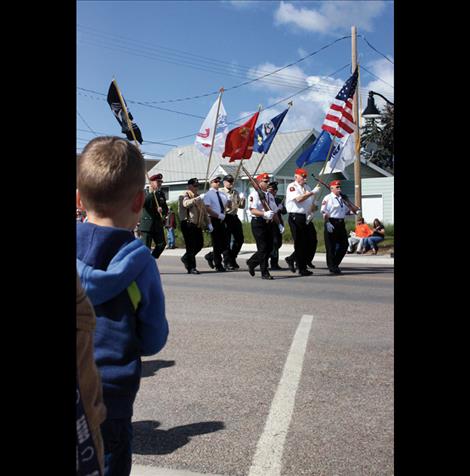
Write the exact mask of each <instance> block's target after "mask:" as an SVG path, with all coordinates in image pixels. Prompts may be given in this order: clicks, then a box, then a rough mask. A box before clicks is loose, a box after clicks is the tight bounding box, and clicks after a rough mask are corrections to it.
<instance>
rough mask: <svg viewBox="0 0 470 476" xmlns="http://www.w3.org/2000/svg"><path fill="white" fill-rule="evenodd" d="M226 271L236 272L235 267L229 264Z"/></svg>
mask: <svg viewBox="0 0 470 476" xmlns="http://www.w3.org/2000/svg"><path fill="white" fill-rule="evenodd" d="M225 269H226V270H228V271H235V269H236V268H235V266H232V265H231V264H227V265H225Z"/></svg>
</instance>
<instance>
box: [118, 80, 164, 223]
mask: <svg viewBox="0 0 470 476" xmlns="http://www.w3.org/2000/svg"><path fill="white" fill-rule="evenodd" d="M113 83H114V87H115V88H116V91H117V93H118V96H119V102H120V103H121V107H122V110H123V111H124V114H125V116H126V122H127V127H128V128H129V130H130V131H131V134H132V137H133V138H134V142H135V146H136V147H137V149H139V151H140V144H139V142H138V141H137V138H136V136H135V133H134V129H133V128H132V123H131V120H130V119H129V114H128V112H127V108H126V104H125V102H124V98H123V97H122V94H121V91H120V89H119V86H118V85H117V82H116V80H115V79H114V78H113ZM141 152H142V151H141ZM145 176H146V177H147V180H148V181H149V183H150V177H149V174H148V172H147V171H145ZM152 193H153V198H154V199H155V203H156V205H157V211H158V213H159V215H160V216H161V217H162V218H163V215H162V213H161V212H160V210H159V209H160V208H161V207H160V203H159V202H158V198H157V195H156V193H155V190H152Z"/></svg>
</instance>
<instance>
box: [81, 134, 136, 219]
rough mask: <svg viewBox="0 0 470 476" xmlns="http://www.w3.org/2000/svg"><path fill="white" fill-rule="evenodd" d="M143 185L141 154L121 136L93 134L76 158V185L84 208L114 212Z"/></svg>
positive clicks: (99, 211)
mask: <svg viewBox="0 0 470 476" xmlns="http://www.w3.org/2000/svg"><path fill="white" fill-rule="evenodd" d="M144 185H145V162H144V158H143V156H142V154H141V152H140V150H139V149H138V148H137V147H136V146H135V145H133V144H132V143H130V142H128V141H126V140H124V139H121V138H120V137H111V136H106V137H96V138H95V139H92V140H91V141H90V142H89V143H88V144H87V145H86V146H85V148H84V149H83V151H82V153H81V154H80V155H79V156H78V158H77V188H78V190H79V192H80V196H81V199H82V202H83V204H84V205H85V208H86V209H88V210H93V211H94V212H95V213H96V214H97V215H100V216H112V215H114V214H115V213H116V212H117V211H119V210H120V209H122V208H123V207H125V206H126V205H127V204H129V203H130V202H132V200H133V198H134V197H135V195H136V193H137V192H138V191H139V190H143V188H144Z"/></svg>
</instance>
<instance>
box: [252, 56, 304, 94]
mask: <svg viewBox="0 0 470 476" xmlns="http://www.w3.org/2000/svg"><path fill="white" fill-rule="evenodd" d="M279 68H281V66H276V65H274V64H272V63H263V64H260V65H259V66H256V67H254V68H251V69H250V70H249V72H248V74H247V76H248V78H250V79H253V78H259V77H261V76H264V75H265V74H268V73H271V72H272V71H276V70H277V69H279ZM306 79H307V75H306V74H305V73H304V72H303V71H302V69H301V68H299V67H298V66H289V67H288V68H286V69H283V70H282V71H279V73H274V74H272V75H270V76H267V77H266V79H265V80H260V81H256V82H254V83H253V84H252V87H253V88H255V89H263V90H270V91H275V92H286V91H291V92H292V91H295V90H296V89H297V90H299V89H302V88H303V87H306V86H307V82H306ZM286 95H287V94H286Z"/></svg>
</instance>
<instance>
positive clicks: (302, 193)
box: [286, 168, 320, 276]
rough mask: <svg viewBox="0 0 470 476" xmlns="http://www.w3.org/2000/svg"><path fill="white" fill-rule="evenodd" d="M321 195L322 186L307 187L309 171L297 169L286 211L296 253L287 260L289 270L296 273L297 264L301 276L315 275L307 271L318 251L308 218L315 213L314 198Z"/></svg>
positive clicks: (287, 193)
mask: <svg viewBox="0 0 470 476" xmlns="http://www.w3.org/2000/svg"><path fill="white" fill-rule="evenodd" d="M318 193H320V185H317V186H316V187H315V188H314V189H313V190H311V188H310V187H309V186H308V185H307V171H306V170H305V169H300V168H299V169H296V170H295V174H294V181H293V182H291V183H290V184H289V185H288V186H287V192H286V209H287V212H288V213H289V227H290V230H291V233H292V238H293V239H294V252H293V253H292V254H291V255H290V256H288V257H287V258H286V262H287V264H288V265H289V269H290V270H291V271H292V272H294V273H295V264H294V263H297V268H298V270H299V274H300V275H301V276H310V275H312V274H313V273H312V272H311V271H309V270H308V269H307V263H309V264H310V265H311V266H313V265H312V264H311V262H312V259H313V257H314V256H315V252H316V250H317V243H318V240H317V232H316V230H315V226H314V225H313V223H312V221H311V220H308V219H307V217H309V215H311V214H313V212H314V211H315V210H314V209H315V204H314V200H315V198H314V196H315V195H317V194H318Z"/></svg>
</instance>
